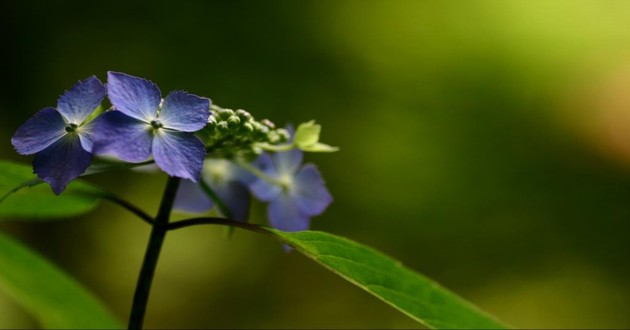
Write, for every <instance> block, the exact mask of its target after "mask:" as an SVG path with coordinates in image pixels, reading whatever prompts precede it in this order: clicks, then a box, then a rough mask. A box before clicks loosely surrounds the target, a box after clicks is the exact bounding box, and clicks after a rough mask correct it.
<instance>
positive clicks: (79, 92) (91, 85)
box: [57, 76, 107, 125]
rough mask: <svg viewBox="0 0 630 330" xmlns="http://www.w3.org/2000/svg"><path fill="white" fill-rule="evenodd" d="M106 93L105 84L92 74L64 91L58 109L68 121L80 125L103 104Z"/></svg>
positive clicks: (58, 102)
mask: <svg viewBox="0 0 630 330" xmlns="http://www.w3.org/2000/svg"><path fill="white" fill-rule="evenodd" d="M105 95H107V91H106V90H105V86H103V84H102V83H101V81H100V80H98V78H96V77H94V76H92V77H89V78H87V79H85V80H82V81H79V82H78V83H76V84H75V85H74V86H72V88H70V89H69V90H68V91H66V92H65V93H63V95H61V97H59V100H58V101H57V110H58V111H59V112H60V113H61V115H63V117H64V118H65V119H66V121H67V122H68V123H74V124H77V125H80V124H81V123H82V122H83V121H84V120H85V118H87V117H88V116H89V115H90V114H91V113H92V112H94V110H95V109H96V107H98V106H99V104H101V102H102V101H103V99H104V98H105Z"/></svg>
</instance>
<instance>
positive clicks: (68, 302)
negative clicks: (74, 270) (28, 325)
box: [0, 233, 122, 329]
mask: <svg viewBox="0 0 630 330" xmlns="http://www.w3.org/2000/svg"><path fill="white" fill-rule="evenodd" d="M0 289H1V290H2V291H3V292H5V293H6V294H8V296H9V297H10V298H12V299H14V300H15V301H16V302H18V303H19V304H20V305H22V306H23V307H24V308H25V309H26V310H27V311H29V312H30V313H31V314H32V315H33V316H35V318H36V319H37V320H38V321H39V322H40V323H41V325H42V326H44V327H45V328H49V329H95V328H99V329H112V328H122V326H121V325H120V323H119V322H118V321H117V320H116V318H114V316H113V315H112V314H111V313H110V312H109V311H108V310H107V309H105V307H104V306H103V305H102V304H101V303H100V302H99V301H98V300H97V299H96V298H95V297H94V296H93V295H92V294H91V293H90V292H88V291H87V290H86V289H85V288H83V287H82V286H81V285H80V284H79V283H78V282H77V281H76V280H74V279H73V278H71V277H70V276H68V275H67V274H65V273H64V272H63V271H61V270H60V269H59V268H57V267H56V266H55V265H53V264H51V263H50V262H48V261H47V260H46V259H44V258H43V257H42V256H40V255H38V254H37V253H35V252H34V251H32V250H30V249H28V248H27V247H26V246H24V245H23V244H22V243H20V242H18V241H16V240H15V239H13V238H10V237H8V236H6V235H5V234H2V233H0Z"/></svg>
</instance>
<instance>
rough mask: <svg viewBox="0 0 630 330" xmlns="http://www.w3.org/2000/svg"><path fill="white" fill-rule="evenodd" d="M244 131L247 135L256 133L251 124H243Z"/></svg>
mask: <svg viewBox="0 0 630 330" xmlns="http://www.w3.org/2000/svg"><path fill="white" fill-rule="evenodd" d="M243 131H244V132H245V133H252V132H253V131H254V126H253V125H252V124H251V123H245V124H243Z"/></svg>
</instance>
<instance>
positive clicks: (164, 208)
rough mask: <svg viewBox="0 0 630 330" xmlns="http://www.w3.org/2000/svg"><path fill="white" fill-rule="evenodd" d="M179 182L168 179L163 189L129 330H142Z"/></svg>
mask: <svg viewBox="0 0 630 330" xmlns="http://www.w3.org/2000/svg"><path fill="white" fill-rule="evenodd" d="M179 181H180V179H179V178H175V177H169V178H168V182H167V183H166V188H164V194H163V195H162V202H161V203H160V209H159V211H158V214H157V216H156V217H155V221H154V222H153V228H152V229H151V236H150V237H149V244H148V245H147V250H146V253H145V255H144V261H143V262H142V268H141V269H140V276H139V277H138V283H137V285H136V292H135V293H134V296H133V305H132V307H131V316H130V317H129V327H128V328H129V329H130V330H131V329H142V323H143V321H144V315H145V313H146V310H147V303H148V301H149V292H150V291H151V283H152V282H153V275H154V274H155V268H156V266H157V262H158V259H159V257H160V251H161V250H162V243H164V237H165V236H166V233H167V232H168V229H169V227H168V226H169V224H168V220H169V217H170V214H171V209H172V208H173V202H174V201H175V195H176V194H177V187H178V186H179Z"/></svg>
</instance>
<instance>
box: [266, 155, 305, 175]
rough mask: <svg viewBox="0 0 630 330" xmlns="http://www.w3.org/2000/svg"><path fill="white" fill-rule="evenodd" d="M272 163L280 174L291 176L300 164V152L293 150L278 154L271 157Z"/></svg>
mask: <svg viewBox="0 0 630 330" xmlns="http://www.w3.org/2000/svg"><path fill="white" fill-rule="evenodd" d="M272 159H273V163H274V165H275V167H276V169H277V170H278V173H280V174H293V173H295V171H297V169H298V167H299V166H300V164H301V163H302V150H300V149H293V150H290V151H286V152H278V153H275V154H274V155H273V156H272Z"/></svg>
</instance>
